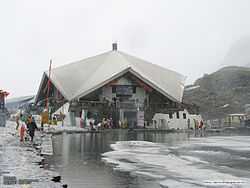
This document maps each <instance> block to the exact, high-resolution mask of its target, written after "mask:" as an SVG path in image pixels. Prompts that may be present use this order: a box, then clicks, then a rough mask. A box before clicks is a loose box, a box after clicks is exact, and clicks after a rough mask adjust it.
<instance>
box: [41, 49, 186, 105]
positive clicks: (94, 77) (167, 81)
mask: <svg viewBox="0 0 250 188" xmlns="http://www.w3.org/2000/svg"><path fill="white" fill-rule="evenodd" d="M126 72H130V73H132V74H133V75H135V76H136V77H138V78H140V79H141V80H143V81H144V82H145V83H147V84H148V85H149V86H151V87H152V88H154V89H155V90H157V91H158V92H160V93H162V94H163V95H164V96H166V97H168V98H170V99H171V100H173V101H176V102H181V101H182V96H183V91H184V81H185V77H184V76H182V75H181V74H179V73H177V72H174V71H171V70H168V69H166V68H163V67H160V66H158V65H155V64H152V63H149V62H146V61H144V60H141V59H138V58H136V57H133V56H130V55H128V54H125V53H123V52H120V51H117V50H113V51H109V52H106V53H103V54H100V55H97V56H94V57H90V58H87V59H83V60H80V61H77V62H74V63H70V64H67V65H64V66H61V67H58V68H54V69H52V71H51V82H52V83H53V84H54V85H55V86H56V87H57V89H58V90H59V91H60V92H61V94H62V95H63V96H64V97H65V98H66V99H67V100H69V101H71V100H73V99H79V98H81V97H83V96H85V95H87V94H89V93H91V92H92V91H94V90H96V89H98V88H100V87H102V86H104V85H105V84H107V83H109V82H110V81H112V80H114V79H116V78H118V77H120V76H122V75H123V74H125V73H126ZM45 75H47V77H48V72H45V74H44V76H43V80H42V82H43V81H44V79H45ZM41 85H42V84H41ZM40 90H41V88H40V89H39V91H38V93H39V92H40Z"/></svg>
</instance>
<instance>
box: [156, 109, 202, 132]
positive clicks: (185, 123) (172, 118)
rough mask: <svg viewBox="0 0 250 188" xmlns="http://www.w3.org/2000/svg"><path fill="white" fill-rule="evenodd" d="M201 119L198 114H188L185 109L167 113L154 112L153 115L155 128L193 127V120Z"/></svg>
mask: <svg viewBox="0 0 250 188" xmlns="http://www.w3.org/2000/svg"><path fill="white" fill-rule="evenodd" d="M195 120H196V121H198V122H200V121H201V120H202V117H201V115H199V114H190V113H189V112H188V111H187V110H186V109H184V110H183V111H178V112H174V113H169V114H162V113H156V114H155V115H154V117H153V126H152V128H155V129H189V128H191V129H194V128H195V123H194V121H195Z"/></svg>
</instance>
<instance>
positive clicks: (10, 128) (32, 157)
mask: <svg viewBox="0 0 250 188" xmlns="http://www.w3.org/2000/svg"><path fill="white" fill-rule="evenodd" d="M15 133H16V131H15V123H14V122H8V123H7V127H5V128H4V127H1V128H0V187H1V188H5V187H6V188H12V187H24V185H21V184H23V182H25V181H28V182H33V183H32V184H31V185H29V187H32V188H38V187H39V188H42V187H44V188H45V187H46V188H52V187H53V188H55V187H61V185H60V184H55V183H52V182H51V178H52V177H54V176H58V174H57V173H56V172H52V171H50V170H45V169H43V168H40V166H39V165H38V164H37V163H38V162H40V161H41V160H42V159H43V158H42V157H41V156H39V155H37V151H36V149H35V148H34V147H32V146H31V145H30V144H29V143H28V142H26V143H20V142H19V138H18V137H17V136H16V135H15ZM7 176H8V177H14V178H16V180H17V184H13V185H3V183H4V182H3V181H4V177H7ZM21 182H22V183H21Z"/></svg>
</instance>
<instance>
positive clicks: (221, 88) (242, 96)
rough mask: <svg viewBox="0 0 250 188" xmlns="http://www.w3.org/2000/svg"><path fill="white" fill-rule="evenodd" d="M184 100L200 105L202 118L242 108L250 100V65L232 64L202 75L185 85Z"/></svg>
mask: <svg viewBox="0 0 250 188" xmlns="http://www.w3.org/2000/svg"><path fill="white" fill-rule="evenodd" d="M192 88H193V89H192ZM183 101H184V102H186V103H194V104H196V105H198V106H200V112H201V114H202V115H203V117H204V118H205V119H214V118H220V117H224V116H225V115H226V114H229V113H241V112H244V105H245V104H247V103H250V68H246V67H236V66H231V67H225V68H222V69H220V70H219V71H217V72H215V73H212V74H210V75H204V76H203V77H202V78H200V79H198V80H197V81H196V82H195V84H194V86H187V87H186V89H185V92H184V99H183Z"/></svg>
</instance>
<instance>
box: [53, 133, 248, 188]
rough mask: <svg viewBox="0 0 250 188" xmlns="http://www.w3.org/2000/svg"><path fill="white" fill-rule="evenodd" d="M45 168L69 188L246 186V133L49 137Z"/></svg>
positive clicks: (67, 135)
mask: <svg viewBox="0 0 250 188" xmlns="http://www.w3.org/2000/svg"><path fill="white" fill-rule="evenodd" d="M53 148H54V155H53V156H52V157H50V158H49V159H48V161H49V164H50V169H53V170H55V171H58V172H59V173H60V174H61V175H62V178H63V181H64V182H66V183H67V184H68V185H69V187H70V188H82V187H84V188H92V187H93V188H99V187H102V188H110V187H119V188H125V187H126V188H127V187H129V188H135V187H139V188H140V187H143V188H149V187H150V188H159V187H167V186H168V187H250V130H249V129H243V130H226V131H224V132H223V133H209V134H207V135H206V136H205V137H194V136H193V133H167V134H166V133H151V132H146V133H143V132H140V133H136V132H128V131H127V130H114V131H111V132H107V133H97V134H93V133H92V134H91V133H86V134H63V135H56V136H54V138H53Z"/></svg>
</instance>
